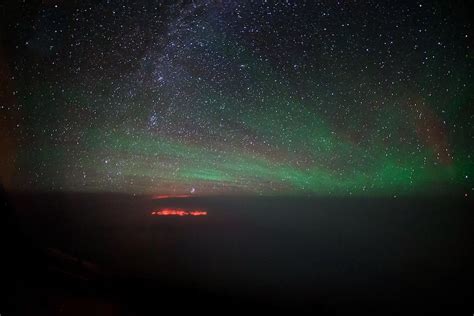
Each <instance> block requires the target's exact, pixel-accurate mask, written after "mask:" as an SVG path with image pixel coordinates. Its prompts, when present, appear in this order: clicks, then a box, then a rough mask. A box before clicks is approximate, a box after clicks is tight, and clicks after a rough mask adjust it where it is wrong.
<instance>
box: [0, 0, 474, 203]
mask: <svg viewBox="0 0 474 316" xmlns="http://www.w3.org/2000/svg"><path fill="white" fill-rule="evenodd" d="M52 3H53V2H51V4H43V5H41V6H39V7H37V8H35V10H34V13H30V15H28V16H27V18H29V19H31V23H23V24H21V25H16V24H15V25H7V26H6V34H7V36H8V38H9V39H11V41H10V45H9V46H8V47H6V48H5V51H6V52H7V56H9V58H8V59H7V64H8V66H9V71H10V72H11V78H12V79H11V80H12V82H13V84H12V87H13V88H11V89H12V91H11V92H12V94H14V96H15V100H13V101H11V102H10V103H9V104H8V105H7V108H3V111H6V113H7V117H9V118H10V122H9V124H11V126H13V128H12V129H11V131H10V134H8V136H7V138H8V139H15V141H16V143H17V148H15V150H13V151H12V155H14V157H15V159H14V160H15V167H14V168H15V172H14V174H13V175H9V178H10V177H11V181H9V182H10V183H11V186H12V187H13V188H16V189H20V190H21V189H29V190H46V191H50V190H53V191H56V190H59V191H91V192H97V191H111V192H133V193H140V194H141V193H143V194H173V195H187V194H190V193H194V191H195V194H198V195H200V194H204V195H206V194H224V193H226V194H231V193H252V194H309V195H336V196H349V195H363V196H364V195H370V196H372V195H387V196H398V195H413V194H420V193H426V194H439V193H447V192H454V193H455V194H458V195H469V194H471V191H472V178H473V177H474V174H473V170H474V169H473V163H472V149H473V147H472V144H473V142H472V139H473V135H474V134H473V129H472V122H473V121H474V120H473V111H472V101H473V80H472V73H473V72H472V69H473V68H472V45H471V42H472V39H471V38H472V36H471V35H472V34H471V33H470V32H471V24H470V23H469V22H468V18H467V16H464V15H463V13H462V12H461V10H460V9H456V8H453V7H451V4H449V3H446V4H439V3H438V2H425V1H423V2H413V1H407V3H399V2H397V3H394V2H392V1H376V2H371V1H362V3H360V2H343V3H342V2H336V1H322V2H314V3H313V4H309V3H304V2H298V1H287V2H275V3H266V2H265V3H264V2H261V3H260V2H258V3H252V4H251V3H250V2H249V3H247V2H245V1H244V2H243V1H223V2H220V1H194V2H190V3H179V4H157V5H154V4H152V2H146V1H136V2H135V3H133V4H132V3H128V2H127V1H125V2H124V4H123V5H113V4H109V2H108V1H94V2H89V1H84V2H80V3H78V4H68V5H66V4H62V3H56V2H54V3H55V4H52ZM92 3H93V4H92ZM170 3H175V2H170ZM176 3H178V2H176ZM19 12H21V10H20V11H19ZM12 19H13V18H12ZM71 21H73V23H71ZM15 126H17V127H15ZM2 172H3V171H2Z"/></svg>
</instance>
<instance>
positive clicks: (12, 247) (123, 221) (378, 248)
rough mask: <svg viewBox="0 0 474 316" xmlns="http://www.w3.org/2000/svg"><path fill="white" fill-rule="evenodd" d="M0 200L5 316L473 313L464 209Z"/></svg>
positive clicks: (69, 197) (292, 201)
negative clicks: (184, 213)
mask: <svg viewBox="0 0 474 316" xmlns="http://www.w3.org/2000/svg"><path fill="white" fill-rule="evenodd" d="M8 199H9V201H10V207H5V208H4V209H2V222H3V223H4V224H2V258H3V259H2V260H3V261H4V262H3V265H2V279H4V280H6V282H2V287H3V290H4V294H2V298H3V301H2V306H1V308H2V310H1V311H0V312H1V315H2V316H4V315H5V316H7V315H14V314H21V315H94V314H97V315H142V314H146V315H148V314H150V315H156V314H158V313H160V312H165V311H169V310H170V309H171V310H172V311H186V310H191V311H193V312H194V313H199V312H202V311H208V310H215V311H219V312H222V313H226V314H227V313H229V312H235V311H244V312H250V311H251V310H254V309H258V310H260V311H263V312H268V311H273V310H278V311H281V310H286V311H288V312H291V313H294V312H295V311H299V310H308V309H309V310H313V311H315V312H320V313H323V314H325V313H333V312H341V313H344V314H347V313H354V312H356V311H364V312H370V311H374V312H375V311H377V312H383V314H391V313H393V314H396V313H397V312H400V311H403V312H404V313H409V314H415V313H420V312H421V313H423V314H430V313H431V312H440V311H445V312H452V311H453V310H456V311H463V312H464V313H465V314H467V315H472V313H473V312H474V308H473V306H474V305H473V304H472V302H473V301H474V296H473V284H474V277H473V276H474V273H473V267H474V261H473V253H472V241H473V238H472V232H473V223H474V216H473V212H472V211H471V210H470V206H472V205H469V202H468V201H466V200H458V201H456V200H453V199H433V198H431V199H404V200H396V199H342V200H335V199H332V200H331V199H316V198H314V199H308V198H249V197H227V198H179V199H163V200H151V199H150V198H146V197H131V196H126V195H113V194H102V195H100V194H48V195H15V196H11V195H10V196H9V197H8ZM163 209H166V210H175V209H179V210H188V211H189V210H200V211H206V212H207V215H205V216H155V215H152V214H151V212H152V211H156V210H163Z"/></svg>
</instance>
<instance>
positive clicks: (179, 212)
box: [151, 208, 207, 216]
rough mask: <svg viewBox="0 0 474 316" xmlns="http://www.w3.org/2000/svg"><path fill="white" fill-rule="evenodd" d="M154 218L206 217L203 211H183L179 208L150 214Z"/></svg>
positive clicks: (165, 209)
mask: <svg viewBox="0 0 474 316" xmlns="http://www.w3.org/2000/svg"><path fill="white" fill-rule="evenodd" d="M151 215H154V216H206V215H207V212H206V211H203V210H190V211H187V210H184V209H180V208H176V209H175V208H164V209H160V210H158V211H153V212H151Z"/></svg>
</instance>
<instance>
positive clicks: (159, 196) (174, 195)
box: [152, 194, 191, 200]
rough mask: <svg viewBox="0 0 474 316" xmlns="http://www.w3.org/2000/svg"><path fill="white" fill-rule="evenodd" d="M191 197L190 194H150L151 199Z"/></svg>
mask: <svg viewBox="0 0 474 316" xmlns="http://www.w3.org/2000/svg"><path fill="white" fill-rule="evenodd" d="M188 197H191V195H190V194H159V195H154V196H152V199H153V200H163V199H178V198H180V199H181V198H183V199H184V198H188Z"/></svg>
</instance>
